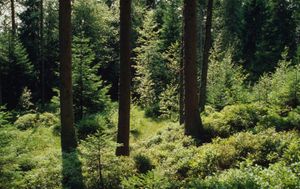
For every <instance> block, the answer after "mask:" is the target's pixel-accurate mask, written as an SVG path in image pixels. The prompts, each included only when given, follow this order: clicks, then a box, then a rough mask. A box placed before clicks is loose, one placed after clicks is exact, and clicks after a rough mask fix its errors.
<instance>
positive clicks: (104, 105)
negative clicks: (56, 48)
mask: <svg viewBox="0 0 300 189" xmlns="http://www.w3.org/2000/svg"><path fill="white" fill-rule="evenodd" d="M94 60H95V53H94V52H93V51H92V49H91V44H90V40H89V39H87V38H85V37H84V36H82V35H81V36H80V37H75V38H74V43H73V62H74V63H73V73H72V77H73V78H72V79H73V90H74V92H73V94H74V95H73V96H74V98H73V99H74V109H75V117H76V118H77V120H79V119H81V118H82V117H83V116H84V115H87V114H93V113H97V112H108V110H109V106H110V105H111V102H110V99H109V97H108V96H107V92H108V89H109V88H108V87H107V86H104V82H103V81H102V80H101V79H100V77H99V76H98V75H97V72H98V68H99V64H94V63H93V61H94Z"/></svg>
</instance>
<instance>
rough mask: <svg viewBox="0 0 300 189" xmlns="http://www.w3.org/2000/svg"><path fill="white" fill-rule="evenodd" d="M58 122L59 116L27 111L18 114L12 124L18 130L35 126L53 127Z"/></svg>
mask: <svg viewBox="0 0 300 189" xmlns="http://www.w3.org/2000/svg"><path fill="white" fill-rule="evenodd" d="M58 124H59V118H58V117H57V116H56V115H54V114H52V113H48V112H45V113H42V114H34V113H29V114H25V115H23V116H20V117H19V118H18V119H17V120H16V121H15V123H14V125H15V126H16V127H17V128H18V129H20V130H26V129H29V128H36V127H54V126H56V125H58Z"/></svg>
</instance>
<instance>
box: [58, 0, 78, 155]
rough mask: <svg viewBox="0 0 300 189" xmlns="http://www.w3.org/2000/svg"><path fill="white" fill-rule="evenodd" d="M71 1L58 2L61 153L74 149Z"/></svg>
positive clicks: (61, 0)
mask: <svg viewBox="0 0 300 189" xmlns="http://www.w3.org/2000/svg"><path fill="white" fill-rule="evenodd" d="M71 38H72V33H71V0H60V1H59V49H60V52H59V61H60V85H61V86H60V116H61V146H62V151H63V152H70V151H73V150H74V149H75V148H76V145H77V144H76V137H75V128H74V114H73V95H72V58H71Z"/></svg>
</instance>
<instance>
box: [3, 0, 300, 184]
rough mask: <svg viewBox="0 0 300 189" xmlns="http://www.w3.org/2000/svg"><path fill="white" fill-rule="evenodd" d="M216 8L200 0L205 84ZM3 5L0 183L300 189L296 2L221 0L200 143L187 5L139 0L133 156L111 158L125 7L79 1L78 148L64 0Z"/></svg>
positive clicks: (75, 42) (75, 65) (112, 0)
mask: <svg viewBox="0 0 300 189" xmlns="http://www.w3.org/2000/svg"><path fill="white" fill-rule="evenodd" d="M208 1H211V0H207V1H204V0H198V1H197V3H198V4H197V10H198V11H197V24H198V26H197V30H198V31H197V36H198V40H197V52H198V56H197V62H196V63H197V66H198V68H199V69H198V73H197V77H198V81H197V82H198V83H197V89H198V88H199V89H198V90H200V85H201V80H202V79H201V74H200V73H203V72H201V70H202V69H203V64H202V62H203V59H205V56H203V55H205V49H206V48H207V44H206V45H205V41H206V40H207V38H206V36H205V33H206V32H204V31H205V29H206V27H207V25H208V24H207V21H208V20H207V15H208V12H209V11H210V10H209V9H208V8H207V7H209V6H208ZM0 5H1V8H0V16H1V17H0V22H1V23H0V188H3V189H10V188H20V189H22V188H24V189H25V188H26V189H28V188H79V189H80V188H91V189H92V188H129V189H130V188H155V189H156V188H212V189H213V188H228V189H231V188H247V189H248V188H254V189H255V188H265V189H269V188H300V63H299V62H300V44H299V42H300V2H299V1H298V0H292V1H287V0H226V1H225V0H215V1H214V2H213V8H212V12H211V14H212V29H211V31H212V32H211V44H209V45H208V47H209V63H208V73H207V86H206V90H207V94H206V95H205V100H206V101H205V103H206V105H205V109H204V110H203V111H202V112H201V113H199V114H200V115H201V123H202V124H203V128H202V129H203V130H201V132H202V133H201V137H200V138H197V137H193V135H192V136H189V135H186V132H185V130H184V126H183V125H182V124H180V123H179V121H180V115H181V114H180V111H181V108H182V107H181V106H182V104H181V98H182V96H181V95H182V94H181V92H182V83H181V79H182V78H181V72H182V69H183V68H182V64H183V59H184V56H183V54H184V53H183V51H184V48H185V47H184V46H183V42H184V41H185V38H184V32H183V31H184V27H183V25H184V24H183V17H184V16H185V15H184V14H183V7H184V3H183V1H181V0H172V1H168V0H160V1H155V0H133V1H132V12H131V15H132V19H131V22H132V31H131V35H130V36H131V38H130V40H131V47H132V52H131V60H132V63H131V65H132V66H131V72H132V74H131V75H132V83H131V85H132V88H131V89H132V90H131V92H132V93H131V110H130V146H129V147H130V156H116V154H115V152H116V148H118V147H120V144H118V143H117V133H118V122H119V120H118V118H119V116H120V112H118V107H119V104H118V101H117V100H118V93H120V92H122V91H120V90H119V89H118V85H119V74H120V71H122V70H120V67H119V66H120V57H119V54H120V51H122V49H120V42H119V34H120V32H119V25H120V20H119V19H120V18H119V14H120V10H119V7H120V3H119V1H116V0H100V1H98V0H76V1H74V2H73V3H72V36H73V37H72V80H73V86H72V89H73V111H74V115H75V119H74V122H75V129H76V138H77V140H78V146H77V148H76V150H74V151H71V152H69V153H65V151H62V149H61V148H62V147H61V137H62V136H61V131H62V128H63V127H64V126H63V125H62V124H61V117H60V115H61V110H62V109H61V108H60V104H61V100H62V99H61V98H60V94H61V91H60V90H59V87H60V83H61V81H60V80H59V75H60V74H59V73H61V70H59V66H60V64H59V53H60V51H59V50H60V49H59V42H60V41H59V17H58V7H59V6H58V5H59V3H58V2H57V1H55V0H16V1H14V0H10V1H8V0H2V1H0ZM12 7H13V8H12ZM14 9H15V10H14ZM11 10H13V11H11ZM14 11H15V12H16V13H13V14H12V12H14ZM14 14H15V15H14ZM12 15H14V16H12ZM14 17H16V18H14ZM206 34H207V33H206ZM195 87H196V86H195ZM197 106H199V105H198V104H197Z"/></svg>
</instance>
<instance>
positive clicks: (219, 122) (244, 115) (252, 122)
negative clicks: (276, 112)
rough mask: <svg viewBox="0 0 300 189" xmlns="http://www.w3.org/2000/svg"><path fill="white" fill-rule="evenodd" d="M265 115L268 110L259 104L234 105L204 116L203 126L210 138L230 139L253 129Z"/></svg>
mask: <svg viewBox="0 0 300 189" xmlns="http://www.w3.org/2000/svg"><path fill="white" fill-rule="evenodd" d="M265 115H267V109H266V108H265V107H263V106H260V105H258V104H239V105H232V106H226V107H225V108H224V109H223V110H222V111H220V112H214V113H211V114H209V115H208V116H204V117H203V124H204V128H205V130H206V131H207V132H208V134H209V135H210V136H212V137H215V136H221V137H228V136H229V135H231V134H233V133H236V132H240V131H244V130H249V129H253V128H254V127H255V126H256V125H257V123H258V122H259V121H260V120H261V119H262V118H263V117H264V116H265Z"/></svg>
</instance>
